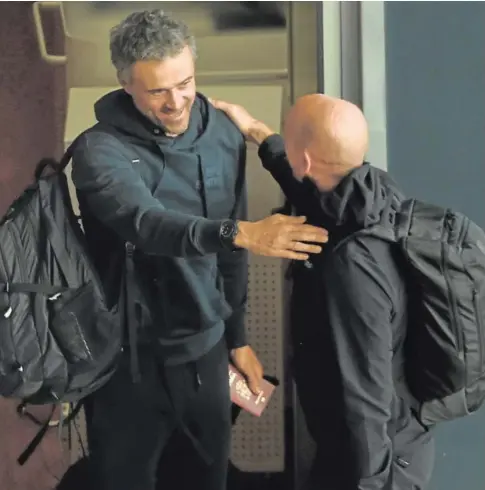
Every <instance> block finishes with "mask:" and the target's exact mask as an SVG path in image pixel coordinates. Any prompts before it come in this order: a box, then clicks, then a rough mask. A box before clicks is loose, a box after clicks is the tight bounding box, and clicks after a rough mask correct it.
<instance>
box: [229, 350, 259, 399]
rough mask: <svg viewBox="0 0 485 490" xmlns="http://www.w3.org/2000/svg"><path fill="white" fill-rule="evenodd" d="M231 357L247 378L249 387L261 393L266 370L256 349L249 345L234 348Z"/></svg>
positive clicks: (257, 393) (256, 393)
mask: <svg viewBox="0 0 485 490" xmlns="http://www.w3.org/2000/svg"><path fill="white" fill-rule="evenodd" d="M231 358H232V362H233V363H234V366H235V367H236V368H237V369H238V370H239V371H240V372H241V374H242V375H243V376H244V377H245V378H246V381H247V383H248V386H249V389H250V390H251V391H252V392H253V393H254V394H255V395H259V392H260V391H261V381H262V380H263V373H264V371H263V366H262V364H261V363H260V362H259V359H258V356H257V355H256V353H255V352H254V350H253V349H252V348H251V347H249V345H245V346H244V347H238V348H236V349H232V351H231Z"/></svg>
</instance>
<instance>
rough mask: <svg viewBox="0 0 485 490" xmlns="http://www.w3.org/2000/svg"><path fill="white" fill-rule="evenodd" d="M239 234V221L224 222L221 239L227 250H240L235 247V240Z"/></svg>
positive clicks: (220, 230) (220, 234)
mask: <svg viewBox="0 0 485 490" xmlns="http://www.w3.org/2000/svg"><path fill="white" fill-rule="evenodd" d="M238 233H239V227H238V226H237V221H235V220H232V219H228V220H225V221H223V222H222V224H221V228H220V229H219V238H220V240H221V243H222V244H223V245H224V247H225V248H227V249H229V250H237V249H238V247H236V246H235V245H234V240H235V239H236V236H237V234H238Z"/></svg>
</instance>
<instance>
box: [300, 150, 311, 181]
mask: <svg viewBox="0 0 485 490" xmlns="http://www.w3.org/2000/svg"><path fill="white" fill-rule="evenodd" d="M311 166H312V159H311V157H310V154H309V153H308V150H304V151H303V169H302V170H303V175H304V176H305V177H307V176H308V175H310V169H311Z"/></svg>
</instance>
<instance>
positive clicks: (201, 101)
mask: <svg viewBox="0 0 485 490" xmlns="http://www.w3.org/2000/svg"><path fill="white" fill-rule="evenodd" d="M94 112H95V115H96V119H97V121H98V122H99V123H100V124H101V125H103V126H106V125H108V126H111V127H113V128H115V129H116V130H117V131H120V132H122V133H124V134H125V135H127V136H130V137H132V138H133V139H138V140H142V141H145V142H146V141H154V142H156V143H158V144H163V143H164V142H166V143H167V144H170V145H172V144H173V143H174V142H176V146H177V149H179V150H184V149H190V148H192V147H193V146H194V145H195V144H196V143H197V142H199V141H200V140H201V139H202V138H206V137H208V136H209V137H210V133H211V132H212V131H213V130H214V126H215V124H214V120H215V119H216V117H215V109H214V107H213V106H212V104H210V102H209V101H208V100H207V98H206V97H204V96H203V95H202V94H200V93H197V94H196V97H195V100H194V104H193V105H192V109H191V113H190V123H189V127H188V128H187V130H186V131H185V132H184V133H183V134H182V135H180V136H178V137H177V138H173V137H168V136H165V135H164V134H163V130H161V128H160V127H158V126H157V125H155V124H154V123H153V122H152V121H150V120H149V119H148V118H147V117H146V116H144V115H143V114H142V113H141V112H140V111H139V110H138V109H137V108H136V107H135V104H134V103H133V99H132V98H131V96H130V95H129V94H128V93H126V92H125V91H124V90H123V89H119V90H115V91H113V92H110V93H108V94H106V95H104V96H103V97H101V98H100V99H99V100H98V101H97V102H96V103H95V105H94Z"/></svg>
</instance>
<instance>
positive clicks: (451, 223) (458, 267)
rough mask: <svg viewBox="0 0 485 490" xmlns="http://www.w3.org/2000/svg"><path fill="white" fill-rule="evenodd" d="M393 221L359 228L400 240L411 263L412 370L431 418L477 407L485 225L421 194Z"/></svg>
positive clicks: (484, 375)
mask: <svg viewBox="0 0 485 490" xmlns="http://www.w3.org/2000/svg"><path fill="white" fill-rule="evenodd" d="M396 209H397V210H395V211H391V212H390V213H389V219H390V221H391V225H388V224H379V225H376V226H372V227H369V228H366V229H363V230H360V231H358V232H357V233H354V234H353V235H351V236H350V237H347V238H346V239H344V240H343V241H342V242H340V243H339V244H338V245H337V248H338V247H339V246H340V245H341V244H342V243H344V242H346V241H347V240H348V239H351V238H352V237H355V236H357V235H371V236H373V237H376V238H381V239H383V240H386V241H389V242H392V243H396V244H397V245H398V246H399V248H400V250H401V252H402V255H403V256H404V259H405V263H406V264H407V265H408V266H409V267H408V273H409V280H410V281H411V282H410V285H411V287H410V288H409V289H410V292H411V301H410V322H409V328H408V336H407V339H406V344H407V345H406V347H405V348H406V371H407V372H406V378H407V382H408V385H409V387H410V389H411V392H412V394H413V396H414V397H415V398H416V400H417V401H418V406H417V407H416V412H417V415H418V416H419V418H420V420H421V421H422V422H423V423H424V424H426V425H434V424H436V423H438V422H443V421H447V420H453V419H455V418H459V417H463V416H466V415H470V414H472V413H473V412H475V411H477V410H478V409H479V408H480V407H481V405H482V404H483V402H484V400H485V232H484V231H483V230H482V229H480V228H479V227H478V226H477V225H476V224H475V223H473V222H472V221H471V220H470V219H469V218H467V217H466V216H464V215H463V214H460V213H457V212H455V211H453V210H450V209H443V208H441V207H438V206H434V205H431V204H428V203H424V202H421V201H419V200H416V199H409V200H405V201H404V202H403V203H401V205H400V206H399V207H397V208H396Z"/></svg>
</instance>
